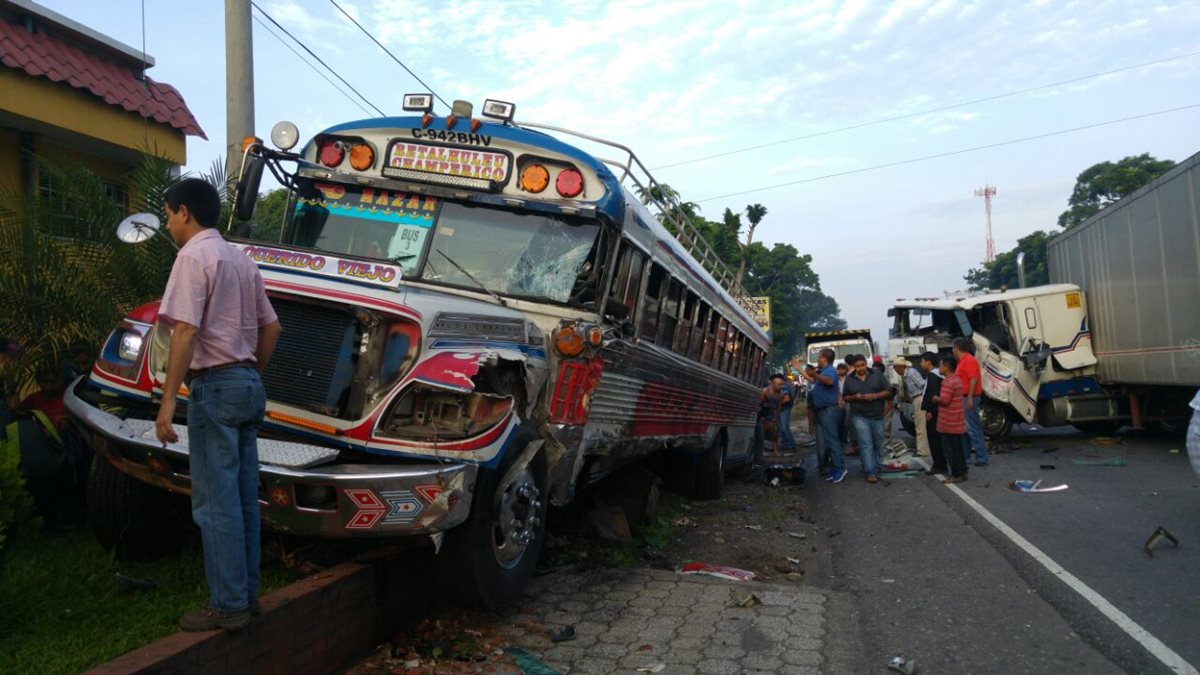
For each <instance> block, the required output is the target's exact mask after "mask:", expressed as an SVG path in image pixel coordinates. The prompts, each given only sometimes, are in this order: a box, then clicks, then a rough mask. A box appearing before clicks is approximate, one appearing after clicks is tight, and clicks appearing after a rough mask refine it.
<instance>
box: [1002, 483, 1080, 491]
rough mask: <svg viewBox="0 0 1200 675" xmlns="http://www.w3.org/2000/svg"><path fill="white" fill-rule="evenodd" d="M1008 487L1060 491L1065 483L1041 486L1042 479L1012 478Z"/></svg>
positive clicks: (1024, 489)
mask: <svg viewBox="0 0 1200 675" xmlns="http://www.w3.org/2000/svg"><path fill="white" fill-rule="evenodd" d="M1008 487H1009V489H1011V490H1016V491H1017V492H1061V491H1063V490H1066V489H1067V485H1066V483H1063V484H1062V485H1051V486H1047V487H1042V481H1040V480H1037V481H1032V480H1014V481H1012V482H1011V483H1009V484H1008Z"/></svg>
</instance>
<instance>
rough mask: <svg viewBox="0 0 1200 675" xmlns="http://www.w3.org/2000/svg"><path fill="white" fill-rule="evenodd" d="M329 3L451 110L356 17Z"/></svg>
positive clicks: (447, 105)
mask: <svg viewBox="0 0 1200 675" xmlns="http://www.w3.org/2000/svg"><path fill="white" fill-rule="evenodd" d="M329 2H331V3H333V6H334V7H337V8H338V11H339V12H341V13H342V14H344V15H345V16H346V18H347V19H350V23H352V24H354V25H355V26H358V29H359V30H361V31H362V32H363V34H364V35H366V36H367V37H369V38H371V42H374V43H375V44H376V45H378V46H379V48H380V49H382V50H383V52H384V53H385V54H387V55H388V56H390V57H392V60H393V61H395V62H396V63H398V64H400V67H401V68H403V69H404V71H405V72H407V73H408V74H409V75H412V76H413V79H414V80H416V81H417V82H420V83H421V86H422V87H425V88H426V89H427V90H429V93H430V94H433V97H434V98H436V99H437V100H439V101H441V102H442V105H444V106H446V108H447V109H450V104H449V103H446V99H444V98H442V97H441V96H438V93H437V92H436V91H434V90H433V87H431V86H429V85H428V84H425V81H424V80H422V79H421V78H419V77H417V74H416V73H414V72H413V71H412V69H411V68H409V67H408V66H406V65H404V62H403V61H401V60H400V59H398V58H396V55H395V54H393V53H392V51H391V50H390V49H388V48H387V47H384V46H383V43H382V42H380V41H379V40H376V39H375V36H374V35H371V33H370V31H368V30H367V29H366V28H363V25H362V24H361V23H359V22H358V21H356V20H355V19H354V17H352V16H350V13H349V12H347V11H346V10H344V9H342V6H341V5H339V4H337V0H329Z"/></svg>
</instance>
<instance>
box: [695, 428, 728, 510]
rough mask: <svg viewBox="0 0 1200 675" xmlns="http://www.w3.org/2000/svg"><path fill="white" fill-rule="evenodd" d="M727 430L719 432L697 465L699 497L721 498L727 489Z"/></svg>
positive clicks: (697, 492)
mask: <svg viewBox="0 0 1200 675" xmlns="http://www.w3.org/2000/svg"><path fill="white" fill-rule="evenodd" d="M728 445H729V444H728V442H727V440H726V438H725V432H724V431H719V432H717V436H716V438H714V439H713V442H712V444H711V445H709V446H708V449H707V450H705V451H704V457H703V458H702V459H701V460H700V463H699V464H697V465H696V483H695V491H694V494H695V496H696V497H697V498H698V499H720V498H721V492H722V491H724V489H725V450H726V447H727V446H728Z"/></svg>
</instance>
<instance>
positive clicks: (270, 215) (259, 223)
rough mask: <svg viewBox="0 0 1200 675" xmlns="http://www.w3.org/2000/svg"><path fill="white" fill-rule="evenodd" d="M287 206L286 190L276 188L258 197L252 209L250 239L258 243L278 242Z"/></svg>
mask: <svg viewBox="0 0 1200 675" xmlns="http://www.w3.org/2000/svg"><path fill="white" fill-rule="evenodd" d="M287 206H288V191H287V189H286V188H276V189H274V190H271V191H269V192H267V193H266V194H263V195H260V196H259V198H258V205H257V206H255V207H254V227H253V229H252V230H251V234H250V236H251V238H253V239H257V240H259V241H279V233H280V231H281V230H282V229H283V218H284V211H285V210H286V209H287Z"/></svg>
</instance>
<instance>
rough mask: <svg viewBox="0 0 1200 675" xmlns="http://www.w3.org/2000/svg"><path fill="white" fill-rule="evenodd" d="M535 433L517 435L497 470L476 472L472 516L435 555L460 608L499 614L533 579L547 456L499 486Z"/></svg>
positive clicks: (445, 586)
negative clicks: (466, 607)
mask: <svg viewBox="0 0 1200 675" xmlns="http://www.w3.org/2000/svg"><path fill="white" fill-rule="evenodd" d="M535 440H537V434H536V432H533V431H531V430H527V429H520V430H518V431H517V435H516V437H515V438H514V439H513V442H512V443H511V444H510V446H509V449H508V451H507V452H506V453H505V455H506V456H505V458H504V461H503V462H501V464H500V466H499V467H498V468H495V469H480V471H479V475H478V477H477V479H476V489H475V497H474V499H473V500H472V503H471V516H470V517H469V518H468V519H467V521H466V522H465V523H463V524H462V525H459V526H458V527H456V528H454V529H452V530H450V531H448V532H447V533H446V540H445V543H444V545H443V547H442V551H441V554H440V555H438V573H439V577H440V579H439V580H440V582H441V586H442V589H443V591H444V592H445V593H446V594H447V595H449V596H450V598H451V599H452V600H454V601H455V602H457V603H458V604H461V605H467V606H470V607H483V608H486V609H491V610H493V611H500V610H501V609H504V608H505V607H506V606H508V605H511V604H512V603H513V602H515V601H516V600H517V599H518V598H519V597H520V596H521V592H522V591H523V590H525V586H526V585H527V584H528V583H529V579H530V578H531V577H532V576H533V567H534V565H535V564H536V563H537V558H538V553H539V552H540V551H541V548H542V542H543V541H544V540H545V538H546V508H547V502H548V500H549V492H548V489H547V483H548V479H547V468H546V453H545V452H544V451H543V450H540V449H539V450H538V451H537V454H535V455H534V456H533V459H531V460H530V461H529V463H528V465H527V466H525V468H524V469H522V470H520V471H518V472H517V473H516V475H514V476H513V477H512V479H511V480H510V481H508V482H507V483H506V484H504V485H501V484H500V482H501V480H502V479H503V478H504V476H505V475H506V474H507V473H508V470H509V468H510V467H511V466H512V465H513V464H514V463H515V462H516V461H517V458H518V457H520V456H521V455H522V454H523V451H524V449H525V448H526V447H528V445H529V443H531V442H533V441H535Z"/></svg>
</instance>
